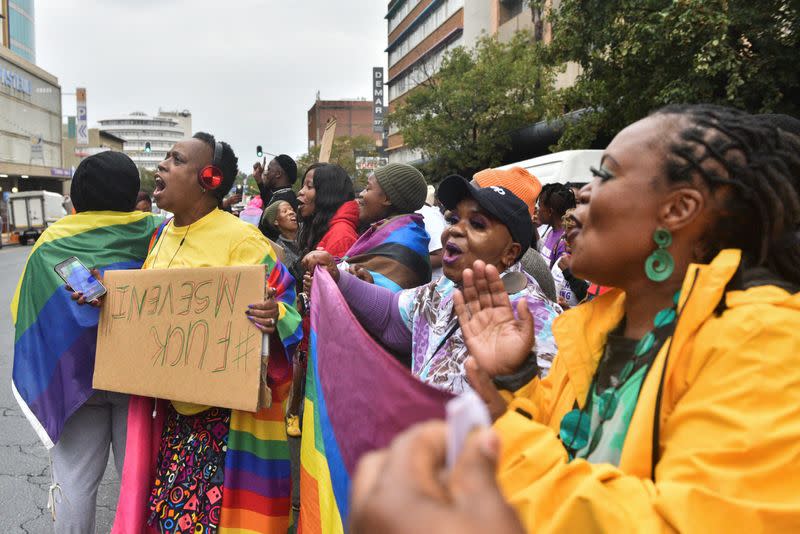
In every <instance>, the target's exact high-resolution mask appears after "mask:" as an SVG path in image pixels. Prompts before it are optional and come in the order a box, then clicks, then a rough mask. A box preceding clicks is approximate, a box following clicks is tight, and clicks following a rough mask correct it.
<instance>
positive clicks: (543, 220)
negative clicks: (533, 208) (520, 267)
mask: <svg viewBox="0 0 800 534" xmlns="http://www.w3.org/2000/svg"><path fill="white" fill-rule="evenodd" d="M574 207H575V196H574V195H573V194H572V190H570V189H569V188H568V187H566V186H565V185H562V184H551V185H550V187H549V188H547V189H545V190H544V191H543V192H542V194H541V195H540V196H539V202H538V208H537V217H538V221H539V224H544V225H547V226H548V230H547V231H546V232H545V233H544V235H543V236H542V248H541V251H540V252H541V253H542V256H544V259H545V260H546V261H547V263H548V265H549V266H550V268H551V269H552V268H553V266H554V265H555V264H556V262H557V261H558V259H559V258H560V257H561V256H563V255H564V253H565V247H566V245H565V242H564V241H565V237H564V224H563V222H562V218H563V217H564V214H565V213H566V212H567V210H570V209H572V208H574Z"/></svg>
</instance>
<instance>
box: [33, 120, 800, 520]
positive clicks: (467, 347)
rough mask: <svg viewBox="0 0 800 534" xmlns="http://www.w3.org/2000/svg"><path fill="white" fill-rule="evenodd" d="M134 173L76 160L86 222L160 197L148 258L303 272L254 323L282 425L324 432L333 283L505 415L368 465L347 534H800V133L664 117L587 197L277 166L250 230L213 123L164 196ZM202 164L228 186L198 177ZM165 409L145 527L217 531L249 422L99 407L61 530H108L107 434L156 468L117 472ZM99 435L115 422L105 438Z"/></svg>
mask: <svg viewBox="0 0 800 534" xmlns="http://www.w3.org/2000/svg"><path fill="white" fill-rule="evenodd" d="M122 159H124V157H123V156H114V157H113V158H112V157H110V156H108V155H107V154H98V155H96V156H90V157H89V158H87V159H86V160H84V162H83V163H81V165H80V166H79V167H78V169H77V171H76V173H75V177H74V180H73V182H72V191H71V196H72V198H73V201H74V202H75V208H76V211H77V212H78V213H77V214H75V215H70V216H68V217H67V219H69V218H70V217H84V218H85V217H91V216H92V214H93V213H101V211H100V210H112V211H120V212H128V211H133V209H136V210H142V211H145V212H149V211H151V202H152V201H154V202H155V203H156V205H157V206H158V207H159V208H161V209H163V210H167V211H169V212H171V213H172V214H173V217H172V218H169V219H167V220H164V221H161V220H157V221H156V222H157V224H156V226H158V229H157V230H156V231H155V233H154V234H153V235H146V236H141V239H144V240H147V241H148V242H149V246H148V247H147V251H146V254H145V256H144V257H143V258H142V261H143V266H142V268H143V269H174V268H179V267H184V268H185V267H203V266H216V267H223V266H233V265H249V264H261V263H267V265H268V267H269V270H270V272H271V273H275V274H274V275H273V276H275V277H279V276H280V277H284V278H285V279H287V280H289V279H290V280H291V283H290V286H289V287H286V288H283V286H281V287H282V289H281V290H280V291H277V292H272V293H271V294H269V295H268V296H267V297H266V298H265V299H263V300H262V301H259V302H254V303H253V304H252V306H251V307H250V308H249V312H248V313H249V314H250V318H251V320H252V322H253V324H254V326H255V327H256V328H258V329H259V330H261V331H262V332H263V333H264V334H266V335H270V336H274V337H275V339H276V343H275V345H276V346H278V347H281V346H282V344H281V342H283V345H284V346H283V348H284V349H285V350H284V351H283V352H281V351H279V352H278V354H277V355H272V356H271V360H270V362H272V361H273V359H277V360H281V358H282V359H283V361H284V363H285V365H284V367H282V368H281V370H282V371H286V372H283V373H279V372H278V371H277V370H275V369H271V372H272V375H270V376H271V380H272V383H273V385H276V384H277V385H285V386H286V387H285V390H286V395H285V396H281V395H280V394H279V393H277V391H283V390H282V389H280V388H278V387H273V390H274V391H276V393H274V399H273V400H274V401H277V402H273V405H274V406H277V409H279V410H281V411H282V412H281V414H282V416H285V425H282V430H281V432H282V433H283V435H284V436H286V435H288V436H290V437H292V438H296V439H303V435H302V432H301V424H300V420H301V418H302V417H303V413H302V400H303V397H304V395H305V392H304V385H305V370H306V356H307V352H308V338H309V334H310V319H309V315H310V310H311V308H312V307H313V306H314V302H312V301H310V299H309V295H310V290H311V287H312V286H313V284H314V275H315V273H320V272H322V270H326V271H327V272H328V273H329V274H330V275H331V277H332V278H333V280H334V281H335V282H336V285H337V286H338V288H339V290H340V291H341V293H342V295H343V297H344V299H345V300H346V302H347V304H348V306H349V307H350V309H351V311H352V312H353V314H354V315H355V317H356V318H357V319H358V321H359V322H360V323H361V324H362V326H363V327H364V329H366V330H367V331H368V332H370V333H371V334H372V335H373V336H374V337H375V339H376V340H378V341H379V342H380V343H381V344H383V345H384V346H385V347H386V348H387V349H389V351H390V352H391V353H392V354H393V355H395V357H396V358H397V360H398V361H399V362H400V363H402V364H403V365H404V366H405V367H406V368H407V369H408V370H409V372H410V373H411V374H412V375H413V376H414V377H416V378H418V379H419V380H420V381H422V382H424V383H426V384H429V385H431V386H433V387H435V388H438V389H441V390H445V391H447V392H450V393H453V394H456V395H457V394H462V393H465V392H469V391H472V392H475V393H476V394H477V395H478V396H479V397H480V398H481V399H482V400H483V401H484V402H485V403H486V405H487V407H488V408H489V411H490V413H491V415H492V418H493V419H494V424H493V426H492V429H490V430H488V429H487V430H486V431H483V432H476V433H473V434H472V435H471V436H470V437H469V439H468V440H467V442H466V445H465V448H464V450H463V452H462V454H461V456H460V458H459V460H458V462H457V463H456V464H455V466H453V467H452V468H451V469H450V470H449V471H448V468H446V467H445V451H446V448H447V429H446V426H445V424H444V423H443V422H430V423H426V424H423V425H421V426H417V427H414V428H411V429H409V430H408V431H407V432H406V433H404V434H401V435H400V436H399V437H397V438H396V439H395V440H394V442H393V443H392V444H391V445H390V446H389V448H387V449H385V450H382V451H375V452H374V453H371V454H369V455H367V456H366V457H365V458H363V459H362V461H361V464H360V467H359V469H358V474H357V476H356V477H355V479H354V481H353V492H352V499H351V514H350V519H351V524H350V529H351V531H353V532H409V533H415V532H525V531H527V532H535V531H546V532H549V531H558V532H561V531H568V532H573V531H574V532H583V531H612V530H618V531H648V532H650V531H654V532H655V531H681V532H690V531H697V532H700V531H703V532H705V531H749V530H752V531H759V532H763V531H775V532H777V531H793V530H797V529H800V497H798V495H800V491H798V490H800V486H798V482H796V481H797V480H799V479H800V477H798V475H800V462H798V461H797V459H798V457H799V456H800V414H798V410H797V406H798V405H800V330H798V325H800V296H798V291H800V121H797V120H795V119H792V118H790V117H786V116H766V115H751V114H747V113H744V112H740V111H736V110H733V109H729V108H724V107H716V106H708V105H694V106H669V107H666V108H663V109H660V110H657V111H655V112H654V113H653V114H652V115H650V116H649V117H646V118H644V119H642V120H640V121H638V122H636V123H634V124H632V125H630V126H628V127H627V128H626V129H624V130H623V131H621V132H620V133H619V134H618V135H617V136H616V137H615V138H614V139H613V140H612V141H611V143H610V144H609V145H608V147H607V148H606V150H605V151H604V152H603V156H602V159H601V161H600V163H599V165H598V167H597V168H593V169H592V170H591V172H592V174H593V179H592V181H591V182H588V183H575V182H571V183H565V184H559V183H547V184H544V185H542V184H541V183H540V182H539V180H538V179H537V177H536V176H534V175H532V174H531V173H530V172H528V171H526V170H525V169H522V168H520V167H514V168H511V169H485V170H482V171H480V172H477V173H475V174H474V175H472V176H460V175H457V174H453V175H451V176H448V177H446V178H444V179H443V180H441V181H440V182H439V183H438V185H437V186H436V187H435V188H434V187H433V186H431V185H429V181H430V180H426V177H425V176H423V174H422V173H421V172H420V171H419V170H418V169H416V168H415V167H413V166H411V165H407V164H400V163H391V164H388V165H386V166H384V167H381V168H378V169H376V170H375V171H374V172H373V173H372V174H371V175H370V176H369V178H368V180H367V185H366V188H365V189H364V190H363V191H360V192H359V193H358V194H357V193H356V191H355V189H354V183H353V180H352V179H351V177H350V176H349V175H348V174H347V172H346V171H345V170H344V169H343V168H342V167H340V166H338V165H336V164H333V163H316V164H313V165H311V166H310V167H309V168H308V169H303V170H302V171H303V172H302V173H298V168H297V165H296V163H295V161H294V160H293V159H292V158H291V157H290V156H288V155H283V154H282V155H279V156H277V157H275V158H274V159H272V160H271V161H270V162H269V163H267V161H266V160H263V161H261V162H257V163H256V164H255V165H254V167H253V170H254V178H255V181H256V183H257V186H258V189H259V195H258V196H257V197H254V198H253V199H251V200H250V201H249V202H248V205H247V207H246V208H245V210H243V211H242V213H241V214H240V216H239V217H236V216H234V215H232V214H231V213H228V212H226V211H225V209H224V208H225V206H226V204H225V203H224V202H223V200H224V199H225V198H226V196H227V194H228V193H229V191H230V190H231V187H232V185H233V182H234V178H235V176H236V174H237V172H238V163H237V158H236V156H235V155H234V153H233V150H232V149H231V147H230V146H229V145H227V144H226V143H224V142H220V141H218V140H216V139H215V138H214V137H213V136H211V135H209V134H205V133H198V134H196V135H195V136H194V137H192V138H190V139H186V140H183V141H180V142H178V143H176V144H175V146H174V147H172V149H171V150H170V151H169V152H168V153H167V158H166V159H165V160H164V161H163V162H161V163H160V164H159V166H158V171H157V173H156V181H155V183H156V188H155V191H154V193H153V195H152V200H151V197H150V196H148V195H146V194H139V195H138V197H137V191H138V189H139V187H138V180H137V179H136V177H135V176H134V175H133V174H132V172H131V169H130V167H131V165H130V164H129V162H127V161H122ZM95 160H97V161H95ZM99 163H103V165H101V166H98V164H99ZM208 168H211V171H208V172H213V173H217V174H218V175H215V177H216V178H217V179H218V182H219V183H218V184H216V185H213V186H212V185H211V182H209V181H204V180H203V179H202V176H203V174H204V173H205V172H206V170H207V169H208ZM100 171H102V173H103V176H102V177H100V176H99V175H98V172H100ZM101 178H102V179H103V180H106V181H109V182H112V181H115V180H116V181H117V182H118V183H126V184H127V183H129V187H127V188H126V189H125V190H124V191H123V190H121V189H119V188H118V189H115V190H114V191H113V192H109V193H108V194H109V195H111V194H112V193H113V195H114V198H115V199H116V201H115V202H114V203H112V204H109V205H103V206H95V205H94V204H95V203H96V202H94V201H91V202H90V201H84V197H85V194H83V192H84V191H85V190H86V188H87V183H92V184H97V183H100V182H102V181H103V180H101ZM298 180H299V183H298ZM198 181H199V183H198ZM102 187H106V186H102ZM102 187H101V189H100V190H101V191H102ZM295 191H297V192H295ZM126 195H127V196H126ZM123 196H124V197H125V198H123ZM128 197H130V198H128ZM229 204H230V202H228V205H229ZM58 224H62V223H58ZM58 224H57V225H54V226H53V227H51V229H48V230H47V232H53V231H54V230H53V228H57V227H58ZM47 232H46V233H45V239H46V235H47ZM53 243H54V245H53V246H54V247H57V246H58V241H53ZM265 258H266V259H265ZM98 276H99V273H98ZM72 297H73V299H74V300H76V301H77V303H78V304H79V305H81V304H90V305H95V306H101V305H102V302H100V301H93V302H89V303H87V302H85V299H84V297H83V296H82V295H81V294H79V293H73V295H72ZM331 320H335V318H331ZM290 323H291V325H292V326H291V328H290V327H289V326H288V325H289V324H290ZM279 325H282V326H283V328H279ZM295 326H296V328H297V330H298V331H302V339H300V340H299V342H296V340H293V341H291V343H294V344H292V345H291V346H289V343H290V341H289V340H288V338H287V337H286V336H285V335H284V334H281V333H284V332H287V331H293V330H294V329H295ZM54 327H56V328H57V325H54ZM357 349H358V348H357V347H354V350H357ZM85 357H86V358H88V359H91V358H93V357H94V355H93V354H86V356H85ZM271 365H272V363H271ZM275 365H278V364H275ZM104 395H105V396H104ZM141 402H146V404H144V405H142V406H141V407H140V409H138V408H137V406H136V405H135V403H141ZM103 403H105V404H107V405H108V406H109V408H108V415H105V416H103V417H104V418H105V419H103V420H102V421H101V420H100V419H98V416H97V415H96V413H97V409H98V408H97V405H99V404H103ZM105 404H103V405H105ZM154 406H156V410H157V411H158V410H160V411H161V414H160V416H159V417H158V418H156V417H155V412H153V407H154ZM126 408H127V410H128V411H129V417H128V419H127V423H125V421H124V419H125V418H124V417H123V416H121V415H120V414H119V413H118V412H119V411H120V410H123V411H124V410H125V409H126ZM92 410H94V411H92ZM150 412H153V413H154V415H153V417H152V418H151V419H152V424H150V423H148V425H149V428H150V427H152V428H151V430H150V431H151V432H152V433H153V436H154V440H155V442H156V443H157V446H156V448H155V449H154V450H157V453H156V454H155V455H154V457H153V458H149V459H147V458H146V459H142V458H141V457H138V458H136V459H135V460H136V463H137V465H139V464H142V463H143V462H144V463H147V462H150V464H151V465H147V466H146V469H149V471H148V472H149V473H151V474H150V475H149V478H148V480H149V482H148V484H146V485H145V486H146V487H141V488H138V491H139V492H140V493H141V494H142V495H143V497H142V498H140V499H139V501H138V502H140V504H141V508H142V509H141V510H140V513H141V515H142V516H143V517H144V520H143V523H142V525H143V526H142V528H143V529H145V530H147V529H149V531H152V532H162V533H167V532H168V533H172V532H189V531H191V532H209V533H210V532H217V531H219V530H220V528H221V523H220V515H221V513H224V510H223V511H222V512H220V502H223V501H222V499H223V498H224V495H225V492H226V491H233V490H232V489H229V486H230V488H234V487H236V486H235V484H236V483H235V482H233V480H234V479H233V478H232V477H229V473H227V472H226V471H227V470H228V469H231V467H230V463H229V462H226V451H227V450H228V432H229V428H231V425H232V424H234V423H233V422H232V421H234V420H236V419H237V418H242V417H245V416H246V415H245V414H243V413H241V412H238V411H236V410H229V409H225V408H220V407H214V406H199V405H193V404H187V403H183V402H178V401H172V402H168V403H164V402H158V403H155V404H154V401H153V400H146V401H144V400H142V399H141V398H138V399H136V400H133V399H132V400H130V401H128V399H127V398H126V397H125V396H122V395H120V394H111V393H109V394H105V393H98V394H96V395H95V396H94V397H92V398H91V399H90V401H87V403H86V405H85V406H84V407H81V408H80V409H79V410H78V411H77V412H75V414H73V415H72V417H71V418H70V419H69V420H68V421H67V425H68V428H69V432H64V433H63V434H62V435H61V438H60V440H59V441H58V442H57V443H55V445H54V448H53V451H52V456H53V459H54V472H53V477H54V481H53V482H54V486H57V487H58V490H59V495H58V496H60V497H61V498H56V499H55V500H56V503H55V510H56V513H55V515H54V517H55V519H56V531H57V532H90V531H93V529H94V515H93V509H94V505H95V499H96V494H97V487H98V484H99V480H100V474H101V473H102V468H101V467H99V466H98V465H99V464H98V465H95V464H97V462H96V461H94V462H93V459H92V457H93V456H96V455H97V454H98V453H97V450H98V448H104V449H105V451H104V454H105V455H106V457H107V454H108V448H109V446H110V445H112V444H113V447H114V455H115V459H116V461H117V469H118V471H120V472H121V473H123V472H127V470H128V469H134V468H133V467H130V468H129V467H128V466H129V463H130V465H132V464H133V462H132V460H131V458H129V457H125V467H123V465H122V457H123V456H124V455H125V441H126V440H125V431H126V424H127V425H131V424H132V423H131V421H134V419H133V418H134V417H135V416H134V413H137V414H140V415H141V414H149V413H150ZM91 414H95V415H91ZM101 423H102V424H103V425H106V426H109V425H110V426H109V428H111V429H112V430H111V431H109V432H106V433H105V434H104V437H103V439H102V440H101V441H102V442H101V443H100V445H98V444H94V446H93V447H87V446H86V441H87V439H88V438H87V436H90V435H92V434H91V432H92V430H91V429H92V428H94V427H96V426H97V425H98V424H101ZM156 423H157V426H153V425H156ZM142 424H144V423H142ZM254 424H255V423H254ZM136 428H137V429H138V428H143V427H141V426H137V427H136ZM129 429H130V428H129ZM272 431H274V429H273V430H272ZM95 433H96V432H95ZM200 435H202V436H205V438H204V439H198V436H200ZM128 437H129V439H130V435H129V436H128ZM128 452H129V453H130V449H129V451H128ZM118 455H119V457H118ZM88 465H91V466H92V467H91V469H87V468H86V466H88ZM292 468H293V477H292V479H293V489H294V490H295V498H294V499H293V508H294V510H293V512H294V514H295V515H296V513H297V506H298V501H297V499H296V494H297V491H296V490H297V486H298V482H297V481H298V478H297V470H298V469H299V468H298V466H296V465H293V466H292ZM84 471H86V472H84ZM130 476H131V477H133V475H130ZM133 479H134V478H131V479H129V480H133ZM125 480H126V478H125V476H123V486H124V485H125ZM178 493H179V496H178V497H175V495H176V494H178ZM58 496H57V497H58ZM168 501H169V502H168ZM178 517H181V518H184V517H185V518H188V519H186V520H185V521H183V520H182V521H178V520H176V518H178ZM118 520H119V517H118ZM265 528H266V527H265ZM280 528H283V529H285V525H284V524H282V523H281V524H280ZM123 531H124V530H121V532H123ZM266 531H269V532H272V531H276V530H274V527H269V528H267V530H266Z"/></svg>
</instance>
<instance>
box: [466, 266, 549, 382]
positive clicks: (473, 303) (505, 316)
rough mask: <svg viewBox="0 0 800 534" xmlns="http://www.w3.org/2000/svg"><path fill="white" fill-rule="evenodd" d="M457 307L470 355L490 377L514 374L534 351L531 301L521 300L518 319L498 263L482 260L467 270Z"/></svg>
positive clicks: (518, 307)
mask: <svg viewBox="0 0 800 534" xmlns="http://www.w3.org/2000/svg"><path fill="white" fill-rule="evenodd" d="M454 307H455V311H456V314H457V315H458V323H459V324H460V325H461V331H462V333H463V335H464V343H465V344H466V346H467V350H468V351H469V354H470V355H471V356H472V357H473V358H475V360H476V361H477V363H478V365H479V366H480V368H481V369H482V370H483V371H484V372H485V373H487V374H488V375H489V376H491V377H496V376H499V375H509V374H512V373H514V372H515V371H517V370H518V369H519V367H520V366H521V365H522V364H523V363H524V362H525V360H526V359H527V358H528V356H529V354H530V352H531V350H533V343H534V332H533V317H532V316H531V313H530V310H528V306H527V302H526V301H525V299H520V300H519V302H518V303H517V315H518V316H519V319H516V318H515V317H514V312H513V310H512V309H511V302H510V301H509V300H508V294H507V293H506V290H505V287H504V286H503V281H502V280H501V279H500V273H499V272H498V271H497V268H496V267H495V266H493V265H486V264H485V263H484V262H482V261H480V260H478V261H476V262H475V264H474V265H473V268H472V269H465V270H464V286H463V289H462V290H461V291H456V293H455V296H454Z"/></svg>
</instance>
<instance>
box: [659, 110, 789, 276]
mask: <svg viewBox="0 0 800 534" xmlns="http://www.w3.org/2000/svg"><path fill="white" fill-rule="evenodd" d="M654 115H663V116H667V117H668V118H674V119H675V120H676V124H677V125H678V128H679V133H678V134H677V136H675V137H674V138H672V139H670V140H669V141H668V142H667V162H666V175H667V178H668V179H669V180H670V181H672V182H688V183H697V180H700V181H701V182H702V183H703V184H705V186H706V187H707V188H708V189H709V190H710V191H711V192H712V193H717V192H719V193H721V194H720V195H716V196H717V198H720V199H721V205H720V206H718V208H717V219H716V221H715V223H714V225H713V227H712V228H711V229H710V231H709V232H708V234H707V235H706V238H705V239H704V243H703V245H704V256H705V257H704V258H702V261H704V262H708V261H710V260H711V259H712V258H713V257H714V256H716V255H717V253H718V252H719V251H721V250H723V249H726V248H737V249H741V251H742V265H741V273H740V274H741V275H742V276H741V277H742V281H743V283H744V285H745V286H748V285H758V284H761V283H774V284H777V285H780V286H782V287H787V286H788V287H790V288H797V287H798V286H800V233H798V232H799V231H800V137H798V136H796V135H793V134H792V133H789V132H787V131H786V130H784V129H782V128H778V127H776V125H775V122H776V121H770V120H765V118H764V117H759V116H756V115H751V114H748V113H745V112H743V111H739V110H735V109H732V108H727V107H721V106H714V105H705V104H704V105H671V106H667V107H664V108H661V109H659V110H658V111H656V112H655V113H654ZM749 282H752V283H749ZM795 290H796V289H795Z"/></svg>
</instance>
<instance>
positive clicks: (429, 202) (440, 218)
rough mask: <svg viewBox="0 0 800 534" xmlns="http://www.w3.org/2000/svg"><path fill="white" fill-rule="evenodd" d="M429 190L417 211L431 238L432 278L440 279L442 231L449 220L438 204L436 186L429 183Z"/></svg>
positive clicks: (429, 245) (429, 244)
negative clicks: (445, 217) (445, 218)
mask: <svg viewBox="0 0 800 534" xmlns="http://www.w3.org/2000/svg"><path fill="white" fill-rule="evenodd" d="M427 190H428V194H427V196H426V197H425V204H424V205H423V206H422V207H421V208H420V209H418V210H417V213H418V214H420V215H422V220H423V222H424V224H425V231H426V232H427V233H428V237H429V238H430V243H428V258H429V260H430V264H431V280H438V279H439V278H441V277H442V254H443V251H442V232H443V231H444V229H445V228H446V227H447V222H446V221H445V220H444V214H443V213H442V211H441V210H440V209H439V206H437V205H436V188H435V187H433V186H432V185H428V187H427Z"/></svg>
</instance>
